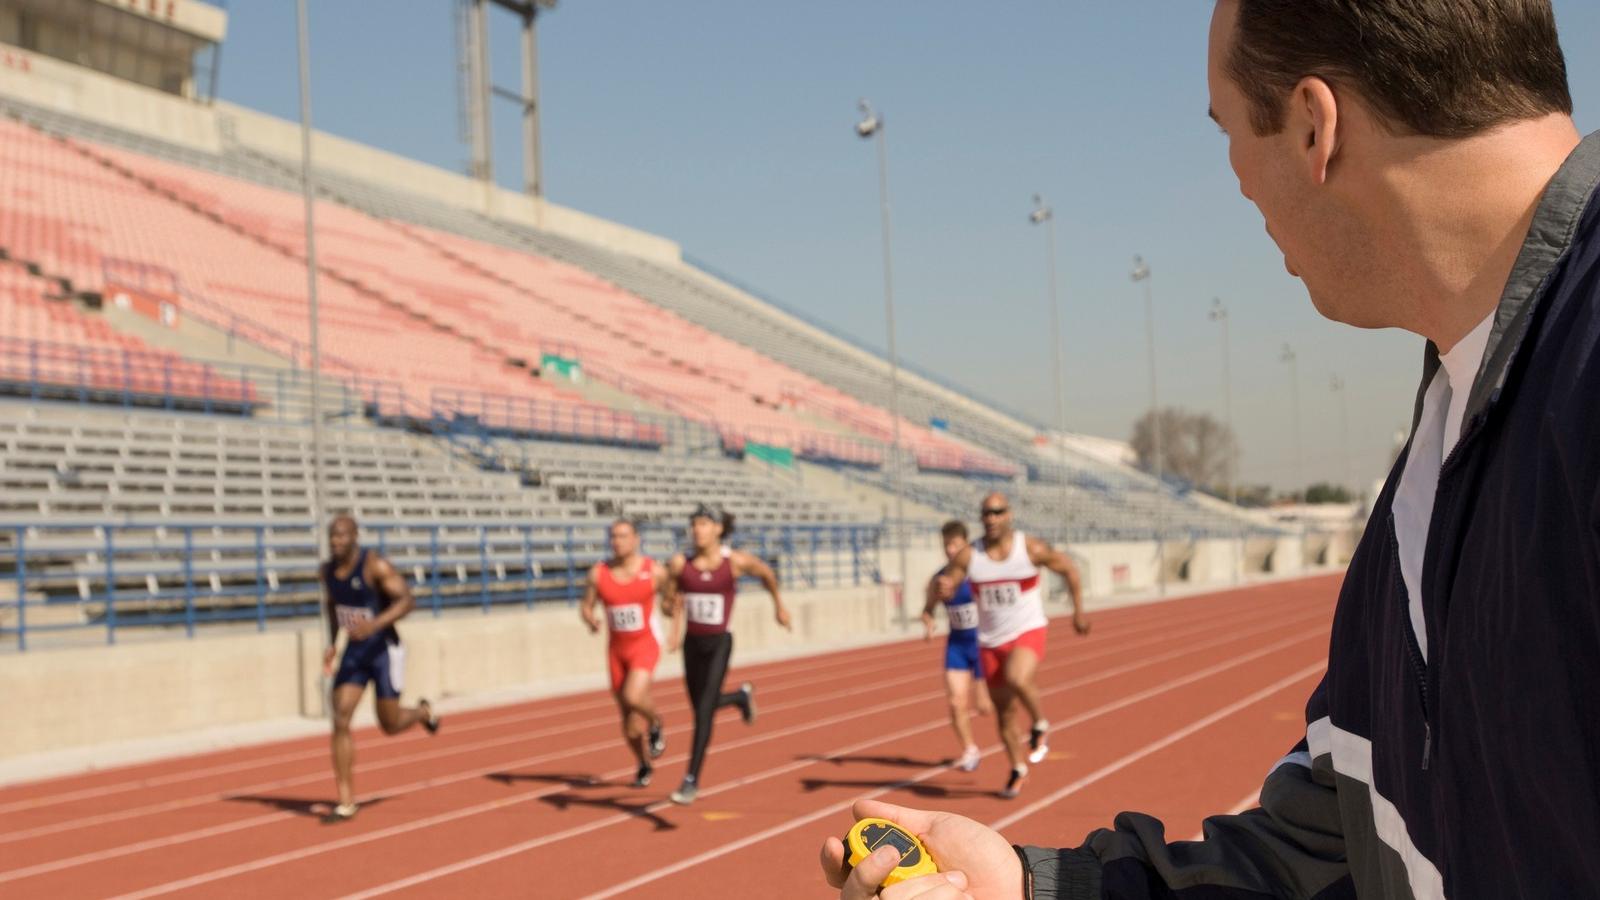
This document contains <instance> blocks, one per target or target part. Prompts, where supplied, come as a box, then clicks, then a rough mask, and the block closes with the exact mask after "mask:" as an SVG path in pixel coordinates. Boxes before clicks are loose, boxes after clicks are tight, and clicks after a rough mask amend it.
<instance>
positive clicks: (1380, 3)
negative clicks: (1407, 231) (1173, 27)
mask: <svg viewBox="0 0 1600 900" xmlns="http://www.w3.org/2000/svg"><path fill="white" fill-rule="evenodd" d="M1238 8H1239V15H1238V19H1237V21H1236V23H1235V27H1234V34H1233V47H1232V48H1231V49H1230V51H1229V53H1228V58H1227V61H1226V63H1225V65H1226V69H1227V72H1228V75H1229V77H1231V78H1232V79H1233V80H1234V82H1235V83H1237V84H1238V85H1239V88H1240V89H1241V90H1242V91H1243V92H1244V95H1245V98H1246V100H1247V101H1248V102H1249V104H1250V127H1251V128H1252V129H1253V130H1254V131H1255V133H1256V134H1258V135H1269V134H1276V133H1278V132H1279V131H1282V130H1283V125H1284V115H1285V102H1284V101H1285V98H1286V97H1287V96H1288V94H1289V92H1290V91H1291V90H1293V88H1294V86H1295V84H1296V83H1298V82H1299V80H1300V79H1302V78H1305V77H1306V76H1311V75H1315V76H1317V77H1320V78H1322V79H1324V80H1326V81H1327V82H1329V83H1330V84H1333V85H1335V86H1344V87H1348V88H1351V89H1353V90H1355V91H1356V92H1358V93H1359V94H1360V95H1361V97H1362V98H1363V99H1364V100H1366V101H1367V103H1369V104H1370V105H1371V106H1372V107H1373V110H1374V111H1375V112H1376V113H1377V114H1378V115H1379V116H1380V117H1381V118H1382V119H1383V120H1384V121H1385V124H1386V125H1387V126H1388V128H1389V129H1390V130H1391V131H1392V132H1395V133H1409V134H1416V135H1422V136H1426V137H1438V138H1459V137H1467V136H1470V135H1473V134H1477V133H1479V132H1482V131H1485V130H1488V129H1490V128H1493V127H1495V126H1497V125H1502V124H1505V123H1506V122H1513V121H1517V120H1519V119H1532V118H1537V117H1539V116H1543V115H1549V114H1551V113H1566V114H1569V115H1570V114H1571V113H1572V95H1571V93H1570V92H1569V91H1568V89H1567V63H1566V59H1565V58H1564V57H1563V56H1562V54H1561V44H1560V42H1559V41H1558V40H1557V38H1556V21H1555V13H1554V12H1553V11H1552V10H1551V8H1550V0H1239V5H1238Z"/></svg>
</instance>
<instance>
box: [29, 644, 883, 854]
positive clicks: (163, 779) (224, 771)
mask: <svg viewBox="0 0 1600 900" xmlns="http://www.w3.org/2000/svg"><path fill="white" fill-rule="evenodd" d="M889 646H893V645H889ZM878 649H881V647H880V648H878ZM846 652H851V651H846ZM852 661H853V660H849V659H847V660H836V661H832V662H824V663H822V664H821V665H820V666H819V665H817V664H813V665H811V666H803V665H798V664H797V665H795V666H788V665H785V666H783V669H782V671H779V672H777V673H769V672H767V671H766V670H765V668H764V667H763V666H753V667H751V668H752V669H755V670H756V671H753V672H747V673H745V674H746V675H747V676H748V677H750V678H760V679H761V685H762V689H763V691H764V692H765V693H773V692H776V691H786V690H794V689H801V688H806V687H810V686H812V685H813V684H814V683H815V680H816V675H817V672H818V670H819V669H822V670H826V669H832V668H842V667H846V666H849V665H850V663H851V662H852ZM774 665H777V664H776V663H775V664H774ZM896 665H902V663H885V664H882V665H877V666H864V667H860V668H856V669H853V670H852V672H860V671H881V670H883V669H889V668H894V667H895V666H896ZM780 679H781V680H780ZM775 680H777V681H778V683H776V684H774V683H773V681H775ZM614 705H615V701H614V700H612V699H611V696H610V695H609V694H607V695H604V696H603V697H600V698H596V699H592V700H585V701H583V702H581V703H573V704H569V705H567V706H560V707H555V708H548V709H539V710H529V711H525V712H521V713H512V714H508V715H501V716H495V717H493V718H483V719H473V720H472V721H468V722H462V723H460V724H455V719H454V718H452V725H451V727H450V733H451V735H452V736H453V735H457V734H463V733H465V732H470V731H481V730H483V729H485V728H497V727H499V726H501V725H514V724H517V723H520V722H532V721H536V720H538V719H548V718H552V717H555V716H562V715H566V714H568V713H574V712H589V711H593V710H601V709H606V708H608V707H612V706H614ZM660 709H661V711H662V712H681V711H684V710H687V709H688V704H687V703H684V702H682V701H679V700H676V699H674V700H668V701H666V702H665V703H663V704H661V707H660ZM615 721H616V718H615V716H612V717H609V718H606V719H604V720H603V722H599V724H605V725H611V724H615ZM591 724H596V720H591V721H586V722H583V723H579V724H578V725H569V726H567V727H568V728H574V727H587V726H589V725H591ZM362 731H363V732H367V731H370V732H372V733H373V734H376V733H377V729H376V728H363V729H362ZM425 740H427V737H426V736H424V735H420V734H407V735H402V736H400V737H397V738H394V739H393V741H392V743H391V746H392V745H393V744H406V743H413V742H418V741H425ZM327 755H328V751H327V749H326V748H321V747H319V748H317V749H316V750H299V751H295V752H292V753H281V754H278V755H276V756H267V757H262V758H260V759H253V760H245V761H242V762H234V763H226V764H223V765H216V766H210V767H206V768H201V769H186V770H184V771H182V772H174V773H171V774H168V775H153V776H149V777H144V778H135V779H130V780H128V781H120V782H114V783H109V784H103V785H96V786H94V787H86V788H79V789H77V790H71V791H63V792H60V793H55V794H45V795H42V796H37V797H29V798H27V799H25V800H15V801H12V802H10V803H4V804H0V815H5V814H7V813H14V812H22V811H24V810H29V809H38V808H40V807H45V806H54V805H57V804H60V803H71V802H74V801H77V800H92V799H97V798H100V797H107V796H110V795H112V794H120V793H126V792H128V791H136V790H140V789H143V788H155V787H164V786H166V785H171V784H180V783H182V782H185V781H194V780H197V779H200V778H208V777H210V776H213V775H229V774H232V773H234V772H243V771H249V770H250V769H257V768H267V767H269V766H274V765H278V764H280V763H291V762H304V761H306V760H312V759H324V758H326V757H327ZM180 759H181V758H180ZM168 762H169V763H170V762H172V761H171V760H169V761H168ZM157 764H159V763H157ZM141 765H147V764H141ZM8 838H9V835H0V841H4V840H6V839H8Z"/></svg>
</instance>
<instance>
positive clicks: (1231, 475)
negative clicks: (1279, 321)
mask: <svg viewBox="0 0 1600 900" xmlns="http://www.w3.org/2000/svg"><path fill="white" fill-rule="evenodd" d="M1207 317H1208V318H1209V319H1211V321H1213V322H1217V323H1219V324H1221V325H1222V420H1223V422H1225V423H1226V424H1227V426H1228V437H1229V438H1231V439H1232V440H1234V441H1237V440H1238V437H1237V436H1236V435H1235V434H1234V433H1233V354H1232V353H1231V352H1230V351H1229V349H1228V328H1229V326H1228V307H1226V306H1224V305H1223V303H1222V298H1221V297H1212V298H1211V312H1210V313H1208V314H1207ZM1228 450H1229V453H1228V502H1229V503H1231V504H1233V508H1234V511H1235V512H1234V515H1235V517H1237V516H1238V508H1239V461H1238V448H1237V447H1236V446H1234V447H1229V448H1228ZM1243 543H1244V526H1243V523H1242V522H1241V523H1240V528H1239V544H1240V545H1241V546H1236V547H1235V548H1234V549H1235V554H1234V561H1233V562H1234V566H1233V580H1234V581H1235V582H1237V581H1238V580H1239V574H1240V573H1239V569H1240V566H1239V560H1240V556H1241V555H1242V554H1243V547H1242V544H1243Z"/></svg>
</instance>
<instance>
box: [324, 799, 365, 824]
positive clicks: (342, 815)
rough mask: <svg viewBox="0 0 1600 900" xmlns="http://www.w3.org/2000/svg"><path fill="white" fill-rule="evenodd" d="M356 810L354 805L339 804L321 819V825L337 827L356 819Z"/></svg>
mask: <svg viewBox="0 0 1600 900" xmlns="http://www.w3.org/2000/svg"><path fill="white" fill-rule="evenodd" d="M356 809H357V806H356V805H355V804H354V803H341V804H339V805H338V806H335V807H334V808H333V809H331V810H329V811H328V814H327V815H325V816H323V817H322V824H324V825H337V824H339V823H340V822H348V821H350V820H351V819H354V818H355V817H356Z"/></svg>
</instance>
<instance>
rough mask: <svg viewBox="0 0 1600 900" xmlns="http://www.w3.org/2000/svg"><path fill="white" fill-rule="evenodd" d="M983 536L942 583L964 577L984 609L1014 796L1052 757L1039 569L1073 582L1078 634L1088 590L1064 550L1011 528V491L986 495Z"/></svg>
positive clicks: (1083, 630) (986, 659) (986, 669)
mask: <svg viewBox="0 0 1600 900" xmlns="http://www.w3.org/2000/svg"><path fill="white" fill-rule="evenodd" d="M980 511H981V513H982V516H983V539H982V540H979V541H976V542H974V543H973V544H972V545H971V546H970V547H968V548H967V549H966V550H963V551H962V552H961V553H959V554H957V555H956V556H955V557H954V558H953V559H951V560H950V565H949V566H948V567H946V569H945V575H946V576H947V577H946V578H944V579H941V580H940V582H939V583H940V584H942V585H944V586H945V587H946V588H948V587H949V586H950V585H956V584H960V583H961V581H962V579H970V580H971V582H972V595H973V600H974V602H975V603H976V604H977V606H978V645H979V648H980V649H979V653H980V654H981V657H982V660H983V674H984V678H985V679H986V680H987V681H988V682H989V694H990V696H992V697H993V698H994V705H995V709H996V710H998V711H999V713H1000V715H999V726H1000V739H1001V740H1002V741H1003V742H1005V745H1006V755H1007V756H1009V757H1010V758H1011V776H1010V779H1009V780H1008V781H1007V782H1006V786H1005V789H1004V790H1003V791H1001V792H1000V795H1001V796H1002V797H1007V798H1010V797H1015V796H1017V794H1018V792H1019V791H1020V790H1021V788H1022V782H1023V781H1024V780H1025V779H1026V778H1027V777H1028V763H1030V762H1033V763H1037V762H1041V761H1043V760H1044V758H1045V757H1046V756H1047V755H1048V754H1049V752H1050V747H1049V744H1048V743H1046V738H1047V737H1048V736H1049V734H1050V723H1049V722H1048V721H1046V720H1045V718H1044V713H1043V712H1042V711H1041V710H1040V707H1039V689H1038V687H1037V686H1036V685H1035V684H1034V673H1035V672H1036V671H1037V670H1038V668H1039V662H1040V661H1041V660H1042V659H1044V643H1045V641H1044V638H1045V629H1046V627H1047V625H1048V624H1049V623H1048V620H1047V619H1046V618H1045V615H1044V599H1043V594H1042V593H1041V591H1040V589H1039V576H1040V574H1041V572H1040V569H1041V568H1043V569H1048V570H1050V571H1052V572H1055V573H1056V574H1058V575H1060V576H1061V578H1062V579H1063V580H1064V581H1065V582H1066V583H1067V594H1068V596H1070V597H1071V598H1072V627H1073V629H1074V630H1076V631H1077V632H1078V634H1080V635H1086V634H1088V633H1089V620H1088V619H1087V618H1085V617H1084V614H1083V595H1082V591H1081V588H1080V583H1079V577H1078V567H1077V565H1076V564H1074V563H1073V561H1072V558H1071V557H1069V556H1067V554H1066V553H1064V552H1062V551H1060V550H1057V549H1056V548H1054V547H1051V546H1050V545H1049V544H1047V543H1045V542H1044V541H1041V540H1039V539H1038V538H1030V537H1028V536H1026V535H1024V534H1023V533H1022V532H1020V531H1017V530H1015V529H1014V528H1013V527H1012V525H1011V506H1010V502H1009V501H1008V500H1007V499H1006V495H1005V494H1000V493H994V494H990V495H989V496H987V497H985V498H983V505H982V507H981V509H980ZM1022 707H1025V708H1026V709H1027V710H1028V713H1029V715H1031V716H1032V717H1033V728H1032V731H1031V734H1030V737H1029V739H1028V748H1027V749H1026V750H1024V749H1023V739H1022V732H1021V728H1020V727H1019V724H1020V723H1019V722H1018V717H1019V708H1022Z"/></svg>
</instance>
